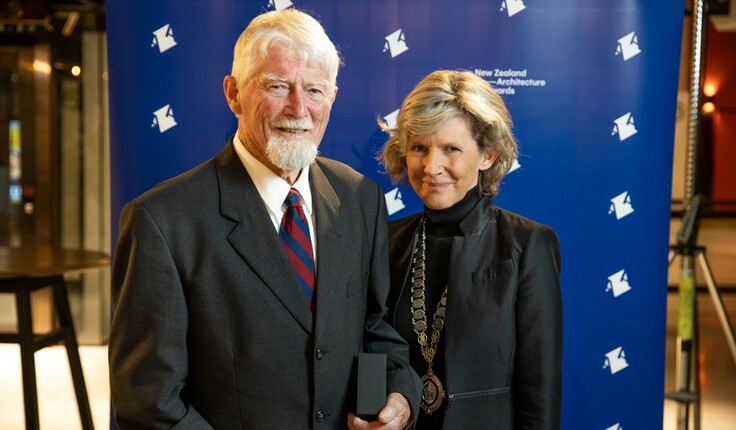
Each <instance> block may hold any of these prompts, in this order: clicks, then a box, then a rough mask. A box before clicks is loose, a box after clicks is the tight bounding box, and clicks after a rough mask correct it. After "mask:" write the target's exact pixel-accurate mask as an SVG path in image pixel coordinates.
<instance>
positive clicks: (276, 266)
mask: <svg viewBox="0 0 736 430" xmlns="http://www.w3.org/2000/svg"><path fill="white" fill-rule="evenodd" d="M215 165H216V167H217V178H218V182H219V185H220V189H219V192H220V213H221V214H222V215H223V216H224V217H226V218H229V219H230V220H232V221H234V222H235V223H236V225H235V227H234V228H233V230H232V231H231V232H230V235H229V236H228V238H227V240H228V242H230V244H231V245H232V247H233V248H235V250H236V251H237V252H238V254H240V256H241V257H242V258H243V260H245V262H246V263H247V264H248V266H250V268H251V269H252V270H253V271H254V272H255V273H256V275H258V277H260V278H261V280H262V281H263V283H264V284H266V285H267V286H268V288H269V289H270V290H271V291H272V292H273V294H274V295H275V296H276V297H277V298H278V300H279V301H280V302H281V303H282V304H283V305H284V307H285V308H286V309H287V310H288V311H289V313H290V314H291V315H292V316H293V317H294V319H296V320H297V322H298V323H299V324H300V325H301V326H302V327H303V328H304V330H305V331H307V332H309V333H311V332H312V312H311V311H310V310H309V307H308V306H307V304H306V301H305V299H304V295H303V294H302V292H301V289H300V287H299V284H298V281H297V279H296V275H295V274H294V272H293V270H287V269H291V263H290V262H289V260H288V258H287V256H286V253H285V252H284V250H283V248H282V246H281V243H280V242H279V239H278V234H277V233H276V230H274V229H273V228H272V226H271V220H270V219H269V215H268V212H267V211H266V208H265V206H264V203H263V200H262V199H261V196H260V194H258V190H257V189H256V187H255V185H254V184H253V181H252V180H251V178H250V176H248V173H247V172H246V170H245V167H243V164H242V162H241V161H240V158H238V155H237V153H236V152H235V149H234V147H233V143H232V139H231V140H230V142H229V143H228V145H227V146H226V147H225V149H224V150H223V151H222V152H220V154H218V155H217V157H216V158H215ZM243 288H257V286H256V285H244V286H243Z"/></svg>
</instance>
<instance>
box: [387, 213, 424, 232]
mask: <svg viewBox="0 0 736 430" xmlns="http://www.w3.org/2000/svg"><path fill="white" fill-rule="evenodd" d="M421 216H422V213H421V212H420V213H416V214H413V215H409V216H407V217H404V218H399V219H395V220H393V221H389V223H388V231H389V236H390V237H394V236H397V235H403V234H412V233H414V231H415V230H416V229H417V226H418V225H419V220H420V219H421Z"/></svg>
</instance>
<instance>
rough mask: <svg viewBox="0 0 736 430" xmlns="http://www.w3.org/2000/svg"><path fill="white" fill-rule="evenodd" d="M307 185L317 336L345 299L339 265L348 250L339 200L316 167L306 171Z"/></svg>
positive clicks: (343, 281)
mask: <svg viewBox="0 0 736 430" xmlns="http://www.w3.org/2000/svg"><path fill="white" fill-rule="evenodd" d="M309 175H310V177H309V181H310V187H311V188H312V200H313V202H312V203H313V205H314V211H315V212H314V213H315V220H316V230H317V286H316V296H317V301H316V306H317V307H316V310H317V312H316V315H317V321H316V325H317V329H316V330H317V333H321V332H323V331H324V330H326V329H328V328H329V327H330V323H329V321H330V316H333V315H335V313H336V309H338V308H339V306H341V304H342V303H343V301H344V298H345V297H346V294H347V293H346V292H345V291H344V288H345V283H346V277H347V274H346V273H344V271H341V270H340V264H339V262H340V261H341V260H342V259H344V258H346V251H347V250H348V249H349V248H348V244H347V243H346V238H347V235H346V234H345V233H346V225H345V222H344V220H343V219H342V218H341V217H339V216H338V211H339V210H340V199H339V198H338V196H337V194H336V193H335V190H334V189H333V188H332V185H331V184H330V183H329V181H328V180H327V178H326V177H325V175H324V173H323V172H322V169H321V168H320V166H319V163H313V164H312V165H311V166H310V167H309Z"/></svg>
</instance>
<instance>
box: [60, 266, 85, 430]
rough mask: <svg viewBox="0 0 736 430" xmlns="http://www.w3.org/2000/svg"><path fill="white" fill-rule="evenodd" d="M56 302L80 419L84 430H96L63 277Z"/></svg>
mask: <svg viewBox="0 0 736 430" xmlns="http://www.w3.org/2000/svg"><path fill="white" fill-rule="evenodd" d="M53 288H54V302H55V304H56V310H57V312H58V316H59V323H60V325H61V329H62V330H64V331H65V336H64V345H66V353H67V356H68V357H69V368H70V369H71V372H72V381H73V382H74V391H75V392H76V395H77V405H78V406H79V418H80V419H81V421H82V428H83V429H84V430H94V423H93V422H92V414H91V412H90V409H89V399H88V398H87V386H86V385H85V383H84V373H83V372H82V362H81V360H80V359H79V346H78V345H77V335H76V332H75V331H74V321H73V320H72V313H71V310H70V309H69V299H68V297H67V291H66V283H65V282H64V278H63V277H61V276H60V277H59V278H58V279H56V280H55V281H54V286H53Z"/></svg>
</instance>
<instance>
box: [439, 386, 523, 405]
mask: <svg viewBox="0 0 736 430" xmlns="http://www.w3.org/2000/svg"><path fill="white" fill-rule="evenodd" d="M510 392H511V387H499V388H491V389H488V390H477V391H465V392H462V393H450V394H448V395H447V400H448V404H447V407H448V408H449V407H450V406H451V405H452V402H453V401H454V400H462V399H472V398H475V397H484V396H495V395H498V394H506V393H510Z"/></svg>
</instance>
